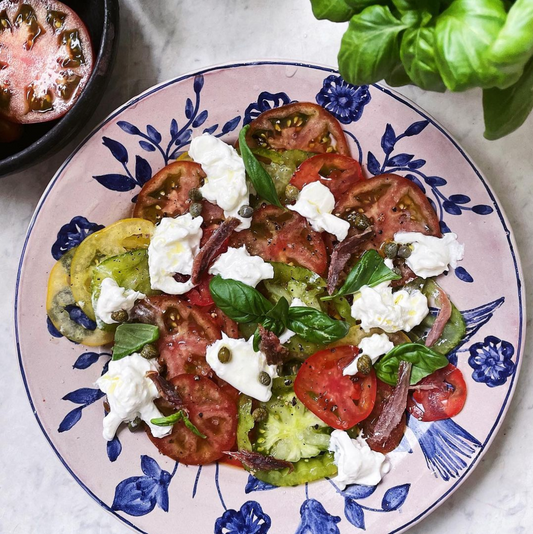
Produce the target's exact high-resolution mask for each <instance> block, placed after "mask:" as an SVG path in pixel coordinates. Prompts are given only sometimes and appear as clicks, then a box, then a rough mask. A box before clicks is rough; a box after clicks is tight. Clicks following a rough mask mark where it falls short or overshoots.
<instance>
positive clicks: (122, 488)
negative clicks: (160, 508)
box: [111, 477, 159, 517]
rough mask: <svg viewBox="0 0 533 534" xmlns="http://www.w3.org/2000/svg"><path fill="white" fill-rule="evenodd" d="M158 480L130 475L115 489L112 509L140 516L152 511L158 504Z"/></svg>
mask: <svg viewBox="0 0 533 534" xmlns="http://www.w3.org/2000/svg"><path fill="white" fill-rule="evenodd" d="M158 485H159V484H158V482H157V480H154V479H153V478H149V477H130V478H127V479H126V480H123V481H122V482H120V483H119V485H118V486H117V487H116V489H115V498H114V499H113V504H112V505H111V509H112V510H120V511H122V512H125V513H127V514H129V515H132V516H135V517H139V516H141V515H146V514H148V513H150V512H151V511H152V510H153V509H154V508H155V505H156V495H157V489H158Z"/></svg>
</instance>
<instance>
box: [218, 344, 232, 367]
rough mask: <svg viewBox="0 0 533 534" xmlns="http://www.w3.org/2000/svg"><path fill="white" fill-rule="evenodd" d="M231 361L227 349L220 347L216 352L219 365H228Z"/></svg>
mask: <svg viewBox="0 0 533 534" xmlns="http://www.w3.org/2000/svg"><path fill="white" fill-rule="evenodd" d="M230 360H231V350H229V349H228V347H222V348H221V349H220V350H219V351H218V361H219V362H220V363H228V362H229V361H230Z"/></svg>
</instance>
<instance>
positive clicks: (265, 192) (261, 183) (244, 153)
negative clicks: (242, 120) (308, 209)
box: [239, 124, 283, 208]
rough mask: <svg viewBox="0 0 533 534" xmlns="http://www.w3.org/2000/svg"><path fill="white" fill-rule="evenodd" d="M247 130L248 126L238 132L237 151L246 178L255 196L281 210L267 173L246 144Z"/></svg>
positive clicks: (272, 183) (274, 188)
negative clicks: (246, 175)
mask: <svg viewBox="0 0 533 534" xmlns="http://www.w3.org/2000/svg"><path fill="white" fill-rule="evenodd" d="M249 129H250V125H249V124H247V125H246V126H245V127H244V128H243V129H242V130H241V131H240V132H239V149H240V151H241V157H242V160H243V162H244V167H245V169H246V173H247V174H248V178H250V182H252V185H253V186H254V188H255V190H256V192H257V194H258V195H259V196H260V197H261V198H264V199H265V200H266V201H267V202H270V203H271V204H274V205H275V206H278V207H279V208H283V205H282V204H281V202H280V201H279V198H278V194H277V193H276V187H275V186H274V181H273V180H272V178H271V177H270V175H269V174H268V172H266V171H265V169H263V167H262V165H261V164H260V163H259V161H257V158H256V157H255V156H254V155H253V153H252V151H251V150H250V148H249V147H248V145H247V144H246V132H248V130H249Z"/></svg>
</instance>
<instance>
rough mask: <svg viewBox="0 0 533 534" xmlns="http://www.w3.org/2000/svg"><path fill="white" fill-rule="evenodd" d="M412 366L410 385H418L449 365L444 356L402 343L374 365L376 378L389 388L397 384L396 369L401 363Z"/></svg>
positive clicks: (427, 348) (423, 347)
mask: <svg viewBox="0 0 533 534" xmlns="http://www.w3.org/2000/svg"><path fill="white" fill-rule="evenodd" d="M402 360H403V361H406V362H410V363H412V364H413V368H412V370H411V385H412V386H413V385H415V384H418V382H420V380H422V379H423V378H425V377H426V376H428V375H430V374H431V373H433V372H434V371H437V370H438V369H442V368H443V367H446V366H447V365H448V363H449V361H448V358H446V356H444V355H442V354H439V353H438V352H435V351H434V350H432V349H430V348H429V347H426V346H425V345H420V344H419V343H403V344H402V345H397V346H396V347H394V348H393V349H392V350H390V351H389V352H387V354H385V356H382V357H381V358H380V359H379V360H378V361H377V363H375V364H374V370H375V371H376V375H377V377H378V378H379V379H380V380H381V381H383V382H386V383H387V384H389V385H391V386H395V385H396V384H397V382H398V368H399V366H400V362H401V361H402Z"/></svg>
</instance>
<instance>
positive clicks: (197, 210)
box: [189, 202, 202, 217]
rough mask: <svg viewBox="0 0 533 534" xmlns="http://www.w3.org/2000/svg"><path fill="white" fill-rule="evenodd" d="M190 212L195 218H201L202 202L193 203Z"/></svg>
mask: <svg viewBox="0 0 533 534" xmlns="http://www.w3.org/2000/svg"><path fill="white" fill-rule="evenodd" d="M189 212H190V214H191V215H192V216H193V217H199V216H200V215H202V204H200V202H193V203H192V204H191V205H190V206H189Z"/></svg>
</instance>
